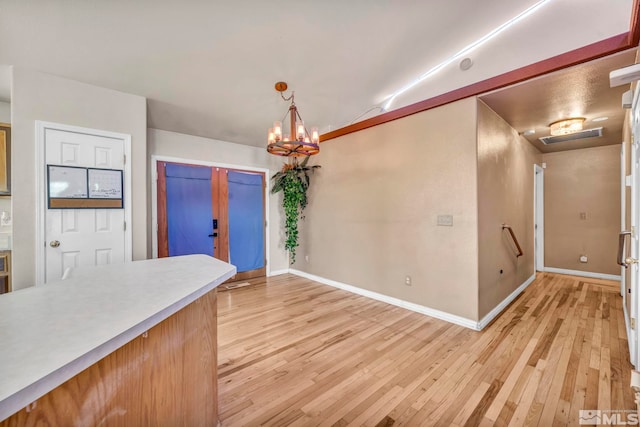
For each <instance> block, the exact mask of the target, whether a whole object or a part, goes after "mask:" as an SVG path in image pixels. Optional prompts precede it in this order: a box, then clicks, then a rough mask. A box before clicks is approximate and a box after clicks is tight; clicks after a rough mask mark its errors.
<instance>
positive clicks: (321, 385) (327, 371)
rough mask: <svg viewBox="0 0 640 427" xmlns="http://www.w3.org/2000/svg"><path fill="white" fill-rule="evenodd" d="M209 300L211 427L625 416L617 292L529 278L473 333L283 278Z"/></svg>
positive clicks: (561, 421)
mask: <svg viewBox="0 0 640 427" xmlns="http://www.w3.org/2000/svg"><path fill="white" fill-rule="evenodd" d="M253 283H255V284H254V285H253V286H248V287H242V288H238V289H232V290H229V291H224V292H220V293H219V294H218V310H219V314H218V350H219V354H218V363H219V367H218V378H219V413H220V419H221V422H222V425H223V426H254V425H296V426H315V425H322V426H332V425H335V426H345V425H354V426H359V425H371V426H389V425H393V426H400V425H406V426H419V425H424V426H430V425H438V426H450V425H453V426H463V425H483V426H491V425H517V426H519V425H539V426H552V425H554V426H555V425H577V424H578V410H579V409H597V408H598V409H604V410H608V409H612V410H633V409H635V404H634V401H633V394H632V392H631V389H630V388H629V376H630V370H631V369H632V366H631V364H630V363H629V355H628V354H629V353H628V347H627V339H626V332H625V325H624V318H623V313H622V305H621V304H622V298H621V296H620V295H619V287H617V286H619V285H618V284H617V283H614V282H606V281H597V280H592V279H586V278H578V277H572V276H562V275H554V274H549V273H542V274H539V275H538V277H537V279H536V280H535V281H534V282H533V283H532V284H531V285H530V286H529V287H528V288H527V289H526V291H525V292H524V293H523V294H522V295H521V296H520V297H519V298H518V299H516V300H515V301H514V302H513V303H512V304H511V305H510V306H509V307H508V308H507V310H505V311H504V312H503V313H502V315H501V316H500V317H498V318H497V319H496V320H495V321H494V322H493V323H492V324H491V325H489V326H488V327H486V328H485V329H484V330H483V331H482V332H475V331H471V330H468V329H465V328H463V327H460V326H456V325H452V324H449V323H446V322H444V321H441V320H437V319H433V318H430V317H427V316H424V315H421V314H417V313H414V312H411V311H408V310H404V309H401V308H398V307H394V306H391V305H388V304H385V303H382V302H378V301H374V300H370V299H368V298H365V297H361V296H358V295H354V294H351V293H348V292H345V291H342V290H338V289H334V288H332V287H329V286H325V285H322V284H318V283H316V282H313V281H310V280H307V279H303V278H300V277H296V276H293V275H282V276H276V277H273V278H269V279H267V280H266V281H265V280H264V279H263V280H254V281H253Z"/></svg>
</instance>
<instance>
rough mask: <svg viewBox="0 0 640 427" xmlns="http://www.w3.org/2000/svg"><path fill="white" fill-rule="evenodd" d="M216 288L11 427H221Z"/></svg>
mask: <svg viewBox="0 0 640 427" xmlns="http://www.w3.org/2000/svg"><path fill="white" fill-rule="evenodd" d="M216 294H217V292H216V290H215V289H214V290H213V291H211V292H209V293H208V294H206V295H204V296H203V297H201V298H200V299H198V300H196V301H195V302H193V303H191V304H189V305H188V306H186V307H185V308H183V309H182V310H180V311H179V312H177V313H176V314H174V315H173V316H171V317H169V318H167V319H166V320H164V321H163V322H161V323H159V324H158V325H156V326H154V327H153V328H151V329H150V330H149V331H148V332H147V333H146V334H144V335H142V336H139V337H137V338H135V339H134V340H132V341H130V342H129V343H127V344H126V345H124V346H123V347H121V348H120V349H118V350H116V351H115V352H113V353H111V354H110V355H108V356H106V357H105V358H104V359H102V360H100V361H99V362H97V363H96V364H95V365H92V366H90V367H89V368H87V369H86V370H84V371H82V372H81V373H80V374H78V375H76V376H75V377H73V378H71V379H70V380H69V381H67V382H65V383H64V384H62V385H60V386H59V387H56V388H55V389H53V390H52V391H50V392H49V393H47V394H45V395H44V396H42V397H41V398H40V399H38V400H37V401H35V402H33V403H32V404H30V405H29V406H28V407H27V408H24V409H22V410H20V411H19V412H17V413H15V414H14V415H12V416H10V417H9V418H7V419H5V420H4V421H2V422H0V427H8V426H35V425H52V426H89V425H92V426H98V425H99V426H122V427H125V426H142V425H149V426H162V425H172V426H173V425H183V426H205V425H208V426H215V425H217V423H218V385H217V296H216Z"/></svg>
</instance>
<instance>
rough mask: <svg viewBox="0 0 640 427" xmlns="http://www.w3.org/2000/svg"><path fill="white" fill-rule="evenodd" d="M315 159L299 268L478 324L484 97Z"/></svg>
mask: <svg viewBox="0 0 640 427" xmlns="http://www.w3.org/2000/svg"><path fill="white" fill-rule="evenodd" d="M314 160H316V162H317V163H318V164H321V165H322V168H321V169H320V170H319V171H318V172H317V173H316V175H315V176H314V177H313V178H312V179H313V181H312V183H311V188H310V193H309V197H310V202H309V206H308V207H307V210H306V211H305V214H306V219H305V220H304V221H302V223H301V227H302V233H301V234H302V236H303V243H302V245H301V246H300V248H299V249H298V260H297V262H296V264H295V266H294V268H297V269H299V270H302V271H305V272H308V273H311V274H315V275H318V276H321V277H324V278H328V279H332V280H336V281H339V282H342V283H346V284H349V285H353V286H357V287H360V288H362V289H366V290H370V291H374V292H378V293H380V294H384V295H388V296H391V297H395V298H399V299H402V300H405V301H409V302H412V303H416V304H420V305H423V306H427V307H430V308H434V309H437V310H442V311H444V312H447V313H451V314H455V315H458V316H462V317H465V318H468V319H473V320H477V318H478V301H477V274H478V273H477V271H478V266H477V260H478V246H477V245H478V238H477V230H478V224H477V197H476V189H477V186H476V100H475V98H471V99H466V100H462V101H458V102H456V103H453V104H449V105H446V106H443V107H440V108H437V109H433V110H429V111H425V112H422V113H419V114H415V115H412V116H409V117H406V118H403V119H401V120H396V121H393V122H389V123H386V124H383V125H380V126H376V127H373V128H369V129H366V130H363V131H361V132H356V133H352V134H349V135H346V136H343V137H340V138H337V139H334V140H331V141H328V142H326V143H323V144H322V146H321V152H320V154H319V155H318V156H317V159H314ZM438 215H452V216H453V226H452V227H447V226H437V225H436V221H437V216H438ZM305 255H307V256H308V257H309V261H308V262H307V261H306V260H305ZM407 275H408V276H411V278H412V286H407V285H405V276H407Z"/></svg>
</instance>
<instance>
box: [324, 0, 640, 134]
mask: <svg viewBox="0 0 640 427" xmlns="http://www.w3.org/2000/svg"><path fill="white" fill-rule="evenodd" d="M638 3H640V2H639V1H638V0H636V1H635V3H634V17H635V15H636V14H637V13H636V11H637V9H638V6H637V4H638ZM629 35H630V33H629V32H627V33H623V34H619V35H617V36H613V37H610V38H608V39H605V40H601V41H599V42H596V43H593V44H590V45H588V46H584V47H581V48H579V49H575V50H572V51H570V52H566V53H563V54H561V55H557V56H554V57H552V58H549V59H545V60H543V61H540V62H536V63H534V64H530V65H527V66H525V67H522V68H518V69H517V70H513V71H510V72H508V73H504V74H501V75H499V76H495V77H492V78H490V79H487V80H483V81H480V82H477V83H473V84H471V85H468V86H465V87H462V88H459V89H456V90H453V91H451V92H447V93H444V94H442V95H438V96H435V97H433V98H429V99H425V100H424V101H420V102H416V103H415V104H411V105H407V106H405V107H402V108H398V109H397V110H393V111H389V112H387V113H383V114H380V115H379V116H375V117H371V118H370V119H367V120H363V121H361V122H358V123H354V124H352V125H349V126H345V127H343V128H340V129H336V130H334V131H331V132H328V133H325V134H323V135H321V136H320V142H324V141H328V140H331V139H334V138H338V137H340V136H344V135H348V134H350V133H354V132H358V131H361V130H364V129H367V128H370V127H373V126H378V125H381V124H383V123H388V122H390V121H393V120H397V119H401V118H403V117H407V116H410V115H412V114H416V113H420V112H423V111H426V110H430V109H432V108H436V107H440V106H442V105H445V104H449V103H451V102H455V101H459V100H461V99H464V98H469V97H471V96H476V95H480V94H482V93H485V92H489V91H492V90H495V89H500V88H502V87H506V86H509V85H512V84H515V83H519V82H522V81H525V80H529V79H531V78H534V77H538V76H541V75H543V74H547V73H551V72H553V71H557V70H560V69H563V68H568V67H571V66H574V65H578V64H581V63H584V62H587V61H591V60H593V59H597V58H601V57H603V56H607V55H610V54H612V53H616V52H620V51H623V50H626V49H629V48H631V47H636V46H637V43H636V45H630V44H629ZM634 37H635V35H634Z"/></svg>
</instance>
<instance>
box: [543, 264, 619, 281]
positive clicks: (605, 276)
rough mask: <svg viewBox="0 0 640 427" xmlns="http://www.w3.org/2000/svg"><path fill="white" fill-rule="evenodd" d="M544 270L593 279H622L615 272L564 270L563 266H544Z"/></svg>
mask: <svg viewBox="0 0 640 427" xmlns="http://www.w3.org/2000/svg"><path fill="white" fill-rule="evenodd" d="M544 271H545V272H548V273H558V274H569V275H571V276H582V277H591V278H593V279H605V280H622V276H620V275H619V274H618V275H616V274H603V273H592V272H590V271H580V270H566V269H564V268H554V267H546V266H545V268H544Z"/></svg>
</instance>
